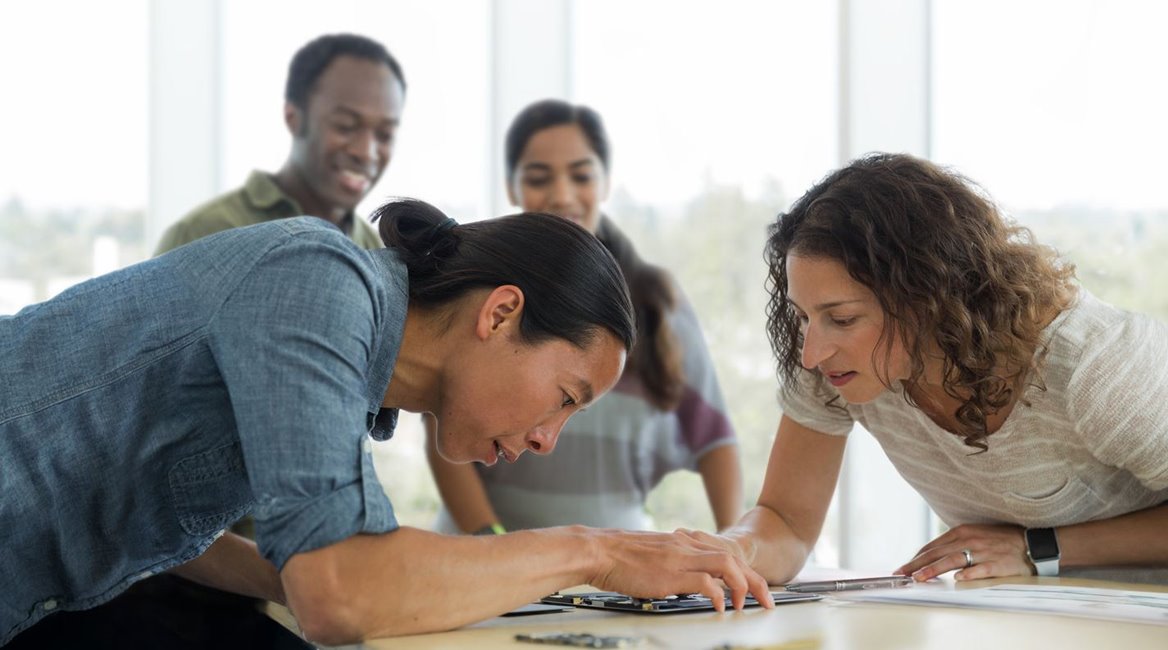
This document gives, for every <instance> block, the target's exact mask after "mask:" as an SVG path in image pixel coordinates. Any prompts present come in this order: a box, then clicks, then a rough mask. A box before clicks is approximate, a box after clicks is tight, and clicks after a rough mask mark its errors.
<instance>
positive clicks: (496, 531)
mask: <svg viewBox="0 0 1168 650" xmlns="http://www.w3.org/2000/svg"><path fill="white" fill-rule="evenodd" d="M506 532H507V529H506V528H504V527H503V524H500V523H499V522H495V523H493V524H487V525H486V526H483V527H482V528H480V529H478V530H476V531H474V532H473V533H471V535H502V534H504V533H506Z"/></svg>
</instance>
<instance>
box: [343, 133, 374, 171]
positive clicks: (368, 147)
mask: <svg viewBox="0 0 1168 650" xmlns="http://www.w3.org/2000/svg"><path fill="white" fill-rule="evenodd" d="M346 150H347V151H348V152H349V155H351V156H353V157H354V158H356V159H357V160H360V161H361V163H362V164H369V163H371V162H374V161H376V160H377V159H378V158H379V155H378V148H377V135H376V134H375V133H374V132H373V130H372V129H358V131H357V133H356V134H354V135H353V137H352V138H351V139H350V140H349V146H348V147H346Z"/></svg>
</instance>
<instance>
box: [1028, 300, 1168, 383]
mask: <svg viewBox="0 0 1168 650" xmlns="http://www.w3.org/2000/svg"><path fill="white" fill-rule="evenodd" d="M1047 345H1048V349H1047V353H1046V354H1047V358H1046V360H1045V363H1044V364H1043V372H1044V373H1045V374H1047V375H1049V377H1050V378H1051V379H1053V380H1056V381H1058V380H1062V381H1065V382H1067V383H1074V382H1075V381H1076V380H1080V381H1081V380H1083V379H1085V378H1088V377H1091V376H1094V377H1099V378H1102V377H1114V378H1116V379H1120V378H1122V377H1133V376H1135V374H1136V373H1138V372H1140V371H1139V370H1138V369H1141V368H1143V369H1148V370H1152V369H1156V368H1162V366H1161V365H1160V364H1161V363H1162V362H1163V361H1165V359H1166V357H1168V326H1166V325H1165V324H1164V323H1163V322H1161V321H1158V320H1156V319H1155V318H1152V317H1150V316H1148V315H1145V314H1139V313H1134V312H1130V311H1126V310H1124V309H1120V308H1118V307H1115V306H1113V305H1110V304H1108V303H1106V302H1103V301H1102V300H1099V299H1098V298H1096V297H1095V296H1093V295H1092V294H1091V293H1089V292H1088V291H1086V290H1085V289H1080V290H1079V295H1078V297H1077V299H1076V301H1075V303H1074V304H1073V305H1072V306H1071V307H1070V308H1069V309H1067V310H1066V311H1064V312H1063V313H1062V314H1060V315H1059V316H1058V317H1057V318H1056V319H1055V320H1054V321H1053V322H1052V323H1051V325H1050V326H1048V328H1047ZM1156 372H1157V374H1158V372H1159V371H1158V370H1157V371H1156Z"/></svg>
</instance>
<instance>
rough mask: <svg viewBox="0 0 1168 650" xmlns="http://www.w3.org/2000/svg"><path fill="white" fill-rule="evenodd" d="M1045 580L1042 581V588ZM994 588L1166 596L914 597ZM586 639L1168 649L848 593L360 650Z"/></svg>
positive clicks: (1080, 622)
mask: <svg viewBox="0 0 1168 650" xmlns="http://www.w3.org/2000/svg"><path fill="white" fill-rule="evenodd" d="M1040 581H1041V582H1040ZM995 584H1062V585H1075V586H1085V587H1103V588H1116V589H1129V590H1135V591H1145V590H1146V591H1157V592H1168V587H1157V586H1150V585H1129V584H1121V583H1108V582H1100V581H1093V580H1074V579H1067V578H1061V579H1060V578H1010V579H998V580H982V581H977V582H971V583H964V584H962V585H960V586H955V585H954V584H953V583H952V582H939V583H937V584H930V585H917V586H914V587H913V588H914V589H920V588H929V589H954V588H955V587H956V588H971V587H973V588H979V587H988V586H991V585H995ZM539 632H573V633H581V632H587V633H592V634H597V635H618V636H636V637H643V641H642V642H641V643H640V645H638V646H635V647H638V648H646V649H653V650H657V649H662V648H679V649H689V648H693V649H695V650H713V649H715V648H760V649H767V650H779V649H783V650H812V649H815V650H821V649H822V650H828V649H830V650H836V649H838V650H845V649H846V650H852V649H857V648H872V649H874V650H880V649H885V648H887V649H888V650H893V649H895V650H906V649H916V648H919V649H929V650H964V649H970V650H974V649H977V650H981V649H992V650H1001V649H1012V648H1019V649H1022V648H1025V649H1028V650H1030V649H1038V650H1077V649H1080V648H1082V649H1087V648H1091V649H1103V650H1111V649H1113V648H1114V649H1121V648H1122V649H1128V648H1158V649H1168V626H1157V625H1148V624H1143V623H1126V622H1113V621H1101V620H1092V619H1085V618H1072V617H1066V616H1055V615H1044V614H1029V613H1015V612H999V611H988V610H974V609H958V608H949V607H924V606H911V605H892V604H885V603H862V602H851V601H849V600H848V597H847V596H846V595H842V596H838V597H829V598H826V599H824V600H822V601H819V602H813V603H798V604H790V605H780V606H778V607H776V608H775V609H773V610H770V611H767V610H762V609H749V610H746V611H744V612H733V613H727V614H716V613H709V614H707V613H695V614H674V615H668V616H661V615H638V614H627V613H619V612H605V611H599V610H583V609H578V610H574V611H571V612H564V613H556V614H543V615H536V616H519V617H500V618H494V619H490V620H487V621H483V622H481V623H477V624H475V625H471V626H467V627H464V628H461V629H458V630H454V631H451V632H441V633H435V634H422V635H416V636H408V637H397V638H391V639H380V640H373V641H368V642H366V643H365V644H363V645H362V646H354V647H364V648H424V649H438V648H474V649H489V648H509V649H511V650H524V649H527V650H534V649H535V648H549V649H550V648H557V647H559V648H563V647H566V646H550V645H535V644H531V643H520V642H518V641H516V640H515V635H516V634H519V633H539Z"/></svg>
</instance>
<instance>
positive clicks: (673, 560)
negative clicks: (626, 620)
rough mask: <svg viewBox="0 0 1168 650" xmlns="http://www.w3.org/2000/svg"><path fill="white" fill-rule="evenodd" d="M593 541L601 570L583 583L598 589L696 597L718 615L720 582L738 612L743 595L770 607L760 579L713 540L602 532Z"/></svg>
mask: <svg viewBox="0 0 1168 650" xmlns="http://www.w3.org/2000/svg"><path fill="white" fill-rule="evenodd" d="M601 533H602V534H600V535H599V537H598V541H599V543H600V548H601V566H602V569H601V571H599V572H598V573H597V574H596V575H595V576H593V577H592V578H591V579H590V580H589V583H590V584H592V585H593V586H595V587H598V588H600V589H605V590H609V591H618V592H621V593H624V594H628V595H630V596H635V597H640V598H664V597H666V596H670V595H673V594H702V595H703V596H706V597H707V598H710V599H711V600H712V601H713V603H714V608H715V609H717V610H718V611H723V609H725V605H724V601H723V598H724V597H725V592H724V590H723V583H725V587H726V588H728V589H729V591H730V593H729V596H730V602H731V604H733V606H734V608H735V609H742V607H743V605H744V604H745V600H746V595H747V594H748V593H749V594H751V595H753V596H754V597H755V599H757V600H758V602H759V603H760V604H761V605H762V606H763V607H767V608H771V607H774V600H773V599H772V598H771V594H770V589H769V588H768V587H767V583H766V580H763V578H762V576H760V575H759V574H758V573H757V572H755V571H754V570H753V569H751V568H750V566H749V565H748V564H747V563H746V562H744V561H743V560H742V558H741V557H739V555H738V554H736V553H734V552H732V551H731V550H730V547H729V546H727V545H726V544H725V543H720V542H718V541H717V540H716V539H712V538H714V537H715V536H712V535H711V536H709V537H710V538H711V539H705V538H701V537H699V536H697V535H694V534H692V533H690V532H676V533H649V532H625V531H614V530H605V531H601Z"/></svg>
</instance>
